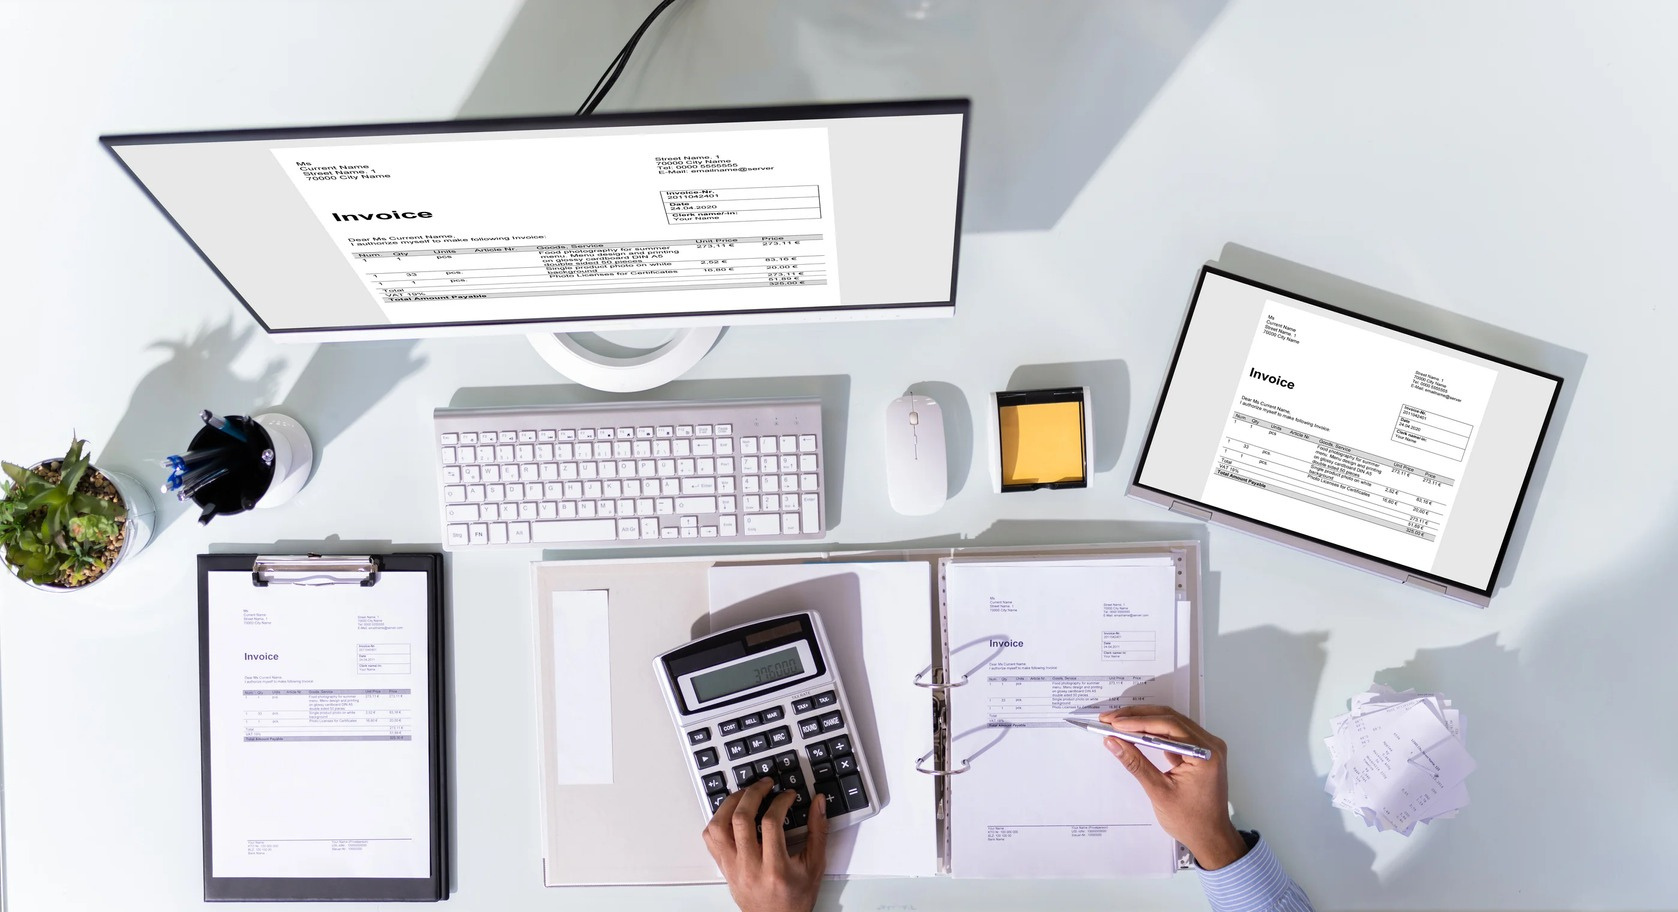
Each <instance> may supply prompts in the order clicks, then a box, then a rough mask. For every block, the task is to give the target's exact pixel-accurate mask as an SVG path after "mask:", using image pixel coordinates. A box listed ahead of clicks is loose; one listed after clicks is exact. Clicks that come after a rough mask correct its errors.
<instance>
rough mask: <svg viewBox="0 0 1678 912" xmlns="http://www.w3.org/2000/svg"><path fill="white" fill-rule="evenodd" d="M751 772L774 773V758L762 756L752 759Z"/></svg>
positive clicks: (767, 774) (760, 774)
mask: <svg viewBox="0 0 1678 912" xmlns="http://www.w3.org/2000/svg"><path fill="white" fill-rule="evenodd" d="M752 772H754V773H757V774H758V775H759V776H773V775H775V758H773V757H764V758H763V759H761V760H753V761H752Z"/></svg>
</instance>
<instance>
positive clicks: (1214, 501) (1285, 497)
mask: <svg viewBox="0 0 1678 912" xmlns="http://www.w3.org/2000/svg"><path fill="white" fill-rule="evenodd" d="M1560 389H1561V380H1560V379H1559V378H1557V377H1554V376H1551V375H1549V374H1545V373H1542V372H1539V371H1535V370H1532V369H1530V368H1525V367H1521V366H1519V365H1515V364H1511V363H1509V362H1507V361H1503V360H1501V359H1498V358H1493V357H1491V356H1488V355H1484V354H1479V353H1476V352H1472V351H1469V350H1467V349H1464V348H1461V347H1459V346H1455V345H1452V344H1450V343H1446V342H1442V341H1439V340H1436V339H1431V338H1428V337H1426V336H1422V335H1419V334H1417V333H1413V332H1409V331H1407V330H1403V329H1400V328H1398V327H1395V326H1390V325H1388V324H1385V323H1380V322H1378V321H1375V320H1371V319H1368V318H1365V317H1360V316H1358V315H1356V314H1352V313H1349V312H1347V311H1344V310H1340V309H1338V308H1334V307H1331V306H1329V305H1326V304H1322V303H1320V302H1315V301H1310V300H1307V299H1305V298H1301V297H1298V296H1295V295H1291V294H1288V293H1286V292H1283V291H1281V290H1279V289H1275V288H1270V287H1268V286H1265V285H1260V284H1258V283H1256V282H1252V281H1249V280H1246V279H1242V278H1240V277H1237V276H1233V275H1230V274H1228V273H1224V272H1220V271H1218V270H1216V269H1212V268H1210V267H1207V268H1205V269H1204V270H1203V271H1202V272H1201V277H1200V283H1199V285H1198V286H1197V288H1196V291H1195V296H1194V299H1193V301H1192V302H1191V303H1190V305H1189V316H1188V319H1187V321H1186V323H1185V325H1184V328H1183V335H1182V338H1181V339H1179V341H1178V348H1177V354H1176V357H1175V359H1174V360H1173V362H1172V366H1171V372H1170V374H1169V376H1168V377H1167V378H1166V386H1165V390H1164V392H1163V393H1162V395H1161V397H1160V405H1159V410H1158V412H1157V413H1156V414H1155V416H1154V423H1153V427H1152V428H1151V429H1150V430H1149V434H1148V439H1147V442H1146V443H1145V444H1144V445H1143V450H1142V458H1141V461H1140V462H1139V463H1138V465H1137V471H1136V485H1137V486H1138V487H1140V488H1143V489H1146V490H1148V491H1153V492H1157V493H1160V494H1165V495H1169V496H1170V497H1171V498H1175V499H1179V500H1181V501H1183V502H1185V503H1189V504H1195V505H1199V506H1201V507H1204V508H1206V509H1208V510H1213V511H1216V512H1217V513H1218V514H1221V515H1223V516H1230V517H1235V518H1238V519H1241V520H1246V521H1249V522H1252V523H1256V524H1258V525H1259V526H1261V527H1265V528H1268V529H1273V530H1279V531H1282V532H1285V533H1290V534H1292V535H1295V536H1298V537H1300V538H1303V539H1304V540H1306V542H1308V543H1317V544H1325V545H1329V546H1331V547H1332V548H1334V549H1339V550H1343V551H1346V552H1350V553H1351V554H1354V555H1357V556H1359V557H1362V558H1366V559H1370V560H1374V561H1377V562H1379V563H1382V564H1385V565H1387V566H1389V567H1396V568H1400V569H1402V570H1406V571H1411V572H1414V573H1417V574H1421V575H1423V576H1426V577H1429V578H1432V579H1435V580H1439V581H1442V582H1444V583H1448V584H1452V585H1456V586H1460V587H1463V588H1466V589H1469V590H1472V591H1474V592H1477V593H1480V594H1482V595H1489V594H1490V588H1491V585H1492V582H1493V580H1494V579H1495V578H1496V574H1497V568H1498V565H1499V564H1500V562H1501V561H1502V559H1503V552H1504V548H1505V547H1506V546H1507V543H1508V540H1509V534H1510V532H1511V530H1512V528H1513V525H1514V521H1515V516H1516V514H1517V511H1518V510H1519V507H1520V503H1521V498H1522V496H1523V495H1524V494H1525V492H1526V484H1527V479H1528V478H1529V477H1530V475H1531V472H1532V467H1533V463H1534V461H1535V460H1536V458H1537V455H1538V448H1539V444H1540V443H1541V442H1542V440H1543V436H1544V430H1545V428H1546V427H1547V426H1548V424H1549V420H1550V413H1551V409H1552V408H1553V407H1554V404H1555V401H1556V396H1557V394H1558V393H1559V391H1560Z"/></svg>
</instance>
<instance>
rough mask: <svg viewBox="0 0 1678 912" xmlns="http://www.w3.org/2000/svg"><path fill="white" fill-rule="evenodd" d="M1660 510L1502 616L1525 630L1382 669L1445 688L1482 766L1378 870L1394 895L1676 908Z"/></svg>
mask: <svg viewBox="0 0 1678 912" xmlns="http://www.w3.org/2000/svg"><path fill="white" fill-rule="evenodd" d="M1651 515H1652V516H1655V517H1658V518H1659V521H1658V522H1656V523H1655V524H1654V525H1653V526H1652V527H1651V528H1650V530H1649V531H1648V532H1646V533H1644V534H1642V535H1640V536H1639V537H1637V538H1635V539H1624V540H1625V547H1624V549H1623V550H1622V551H1621V552H1620V554H1621V556H1620V558H1619V559H1618V560H1617V561H1615V562H1612V563H1605V564H1604V565H1603V566H1602V567H1601V569H1600V570H1599V571H1598V572H1596V573H1594V574H1591V575H1590V576H1584V575H1581V576H1580V577H1577V579H1578V582H1576V583H1575V584H1573V585H1572V586H1569V587H1566V588H1558V589H1557V590H1556V591H1555V592H1553V593H1550V594H1548V595H1547V596H1544V597H1540V598H1536V599H1531V600H1529V601H1527V602H1526V603H1525V604H1528V605H1534V606H1542V607H1541V608H1539V610H1538V611H1537V613H1536V614H1535V615H1534V614H1533V612H1532V609H1531V608H1527V609H1523V612H1522V613H1523V615H1527V616H1524V617H1522V618H1520V619H1518V620H1519V624H1518V627H1517V623H1516V622H1517V619H1516V618H1509V619H1507V621H1506V622H1505V623H1500V624H1497V625H1496V626H1498V627H1499V628H1500V629H1502V628H1517V629H1518V630H1519V633H1518V634H1516V635H1513V636H1511V635H1509V634H1496V635H1492V636H1486V637H1482V638H1480V639H1477V640H1474V641H1472V642H1468V643H1464V644H1462V645H1460V646H1452V647H1447V648H1442V649H1426V650H1421V651H1419V652H1418V653H1417V654H1416V656H1415V657H1414V658H1412V659H1411V660H1410V661H1408V662H1406V663H1404V664H1403V665H1402V666H1400V667H1398V668H1392V669H1388V670H1386V671H1383V672H1380V673H1379V674H1377V675H1376V676H1375V680H1376V681H1379V682H1381V683H1383V684H1388V685H1390V686H1392V687H1396V688H1400V689H1402V688H1405V687H1414V688H1416V689H1417V690H1426V691H1438V692H1440V693H1442V694H1444V695H1445V696H1447V697H1449V698H1450V699H1451V700H1452V701H1453V702H1454V703H1455V705H1456V706H1458V707H1459V708H1461V709H1462V711H1463V718H1464V720H1465V731H1464V738H1465V740H1466V741H1467V744H1468V751H1469V754H1470V755H1471V756H1473V757H1474V759H1475V761H1476V763H1477V764H1478V768H1477V769H1476V771H1475V772H1474V773H1472V774H1471V775H1470V776H1469V777H1468V794H1469V805H1468V807H1467V808H1466V809H1464V810H1463V812H1462V814H1461V816H1459V817H1458V818H1457V819H1455V820H1447V821H1443V822H1441V823H1437V824H1432V825H1429V826H1426V827H1422V828H1420V829H1421V830H1422V831H1427V832H1426V836H1427V838H1426V839H1421V840H1417V842H1418V844H1417V845H1415V846H1413V847H1412V848H1411V850H1410V851H1409V852H1407V853H1405V854H1404V855H1402V856H1401V857H1399V858H1398V859H1396V860H1395V863H1394V864H1393V865H1392V866H1391V870H1388V871H1383V872H1382V879H1383V881H1384V883H1383V894H1384V895H1383V900H1384V901H1386V902H1388V903H1390V904H1391V905H1392V906H1393V907H1398V908H1402V907H1407V906H1419V905H1424V904H1431V903H1432V902H1436V901H1437V899H1436V898H1437V897H1438V896H1439V895H1440V893H1441V892H1442V891H1443V892H1446V893H1448V894H1450V896H1451V900H1452V902H1453V903H1455V904H1458V905H1459V907H1461V908H1494V907H1503V908H1526V909H1581V908H1616V909H1631V908H1637V909H1653V908H1672V904H1673V902H1674V900H1675V899H1678V891H1675V890H1674V889H1673V884H1674V881H1673V879H1672V873H1671V869H1672V861H1671V854H1672V852H1671V848H1672V843H1673V839H1672V821H1673V820H1674V819H1678V780H1675V779H1674V777H1673V772H1672V771H1673V761H1672V757H1673V755H1674V753H1678V735H1675V734H1674V733H1673V731H1672V726H1671V719H1672V716H1673V710H1672V707H1673V706H1674V705H1678V680H1675V679H1674V677H1673V675H1672V649H1673V644H1675V643H1678V613H1675V612H1674V611H1673V604H1674V600H1673V597H1672V587H1671V578H1670V576H1671V574H1670V567H1671V562H1672V558H1673V555H1674V553H1678V501H1669V502H1668V503H1667V504H1666V506H1665V507H1664V508H1662V509H1656V510H1653V511H1652V512H1651ZM1488 610H1489V611H1497V610H1498V603H1497V602H1496V601H1493V602H1492V607H1491V608H1490V609H1488ZM1517 647H1518V649H1517ZM1420 835H1422V833H1418V836H1420ZM1662 884H1665V886H1664V887H1663V886H1661V885H1662Z"/></svg>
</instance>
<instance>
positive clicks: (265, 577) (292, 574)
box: [251, 554, 380, 589]
mask: <svg viewBox="0 0 1678 912" xmlns="http://www.w3.org/2000/svg"><path fill="white" fill-rule="evenodd" d="M379 570H380V566H379V559H378V558H377V557H373V556H370V555H359V554H358V555H338V554H333V555H320V554H290V555H275V556H269V557H258V558H257V559H256V560H254V561H252V562H251V585H252V586H255V587H257V588H258V589H265V588H267V587H268V586H270V585H282V586H352V585H353V586H362V587H372V586H376V585H378V583H379Z"/></svg>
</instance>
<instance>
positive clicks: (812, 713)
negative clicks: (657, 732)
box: [653, 612, 880, 841]
mask: <svg viewBox="0 0 1678 912" xmlns="http://www.w3.org/2000/svg"><path fill="white" fill-rule="evenodd" d="M653 664H654V667H655V669H656V670H657V673H658V674H659V676H660V678H661V680H662V681H663V682H664V685H665V686H664V699H665V702H666V703H668V704H669V706H670V716H671V718H672V720H673V721H675V723H676V732H677V738H678V739H679V740H680V742H681V747H682V756H683V757H684V758H685V759H686V762H687V769H688V773H689V774H690V775H691V776H692V777H693V784H694V789H695V790H696V791H697V793H698V795H699V805H700V807H701V808H702V809H703V812H704V815H705V817H706V818H707V819H709V818H710V817H711V816H712V815H713V814H715V813H716V810H717V808H718V807H720V806H721V805H722V803H723V799H725V798H727V797H728V795H729V793H730V792H736V791H739V790H741V789H743V788H745V787H746V786H748V785H751V784H752V783H753V782H755V781H757V780H758V779H764V778H767V779H770V780H772V785H771V786H770V797H771V798H773V797H774V796H775V795H779V794H780V793H781V792H786V791H790V792H792V793H793V794H794V796H795V797H794V798H793V804H792V808H791V809H790V810H789V811H788V812H787V819H786V824H785V832H786V835H787V838H788V840H789V841H797V840H799V839H802V838H803V836H804V835H805V834H806V833H807V832H808V829H809V828H808V823H809V819H810V801H811V799H812V798H813V797H814V796H815V795H816V794H817V793H820V794H823V795H826V796H827V816H828V821H829V823H828V826H829V828H830V829H835V830H837V829H843V828H844V827H848V826H852V825H854V824H857V823H860V822H862V821H863V820H866V819H868V818H869V817H872V816H874V814H875V813H877V812H878V811H879V798H880V793H879V791H878V790H877V789H875V788H874V779H873V777H872V776H871V775H870V773H869V770H868V761H867V759H866V758H865V757H864V756H863V753H864V751H863V749H862V745H861V744H859V743H857V741H856V735H857V730H856V728H855V725H854V721H855V716H853V715H852V714H851V706H850V702H849V701H848V700H846V699H845V690H844V688H843V687H842V686H841V685H840V683H839V670H838V669H837V668H835V667H834V665H833V650H832V649H830V648H829V647H828V644H827V636H826V634H824V633H823V632H822V624H821V619H820V618H818V617H817V616H816V615H814V614H811V613H809V612H800V613H798V614H787V615H782V616H781V617H775V618H770V619H769V620H765V621H753V622H751V623H749V624H741V625H739V626H737V627H730V628H729V629H727V630H723V631H720V632H718V633H713V634H711V635H710V636H707V637H704V638H702V639H698V640H694V641H693V642H691V643H689V644H687V645H686V646H682V647H680V648H677V649H672V650H670V651H669V652H666V653H664V654H663V655H661V656H659V657H658V658H657V659H655V660H654V663H653ZM768 806H769V799H765V800H764V807H768ZM762 820H763V810H762V808H760V809H759V810H758V821H759V826H760V829H761V825H762Z"/></svg>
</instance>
